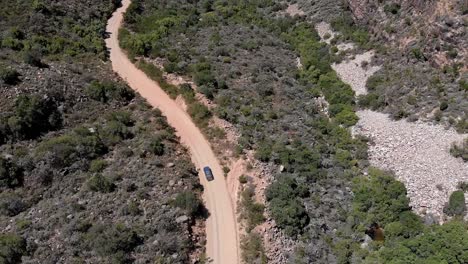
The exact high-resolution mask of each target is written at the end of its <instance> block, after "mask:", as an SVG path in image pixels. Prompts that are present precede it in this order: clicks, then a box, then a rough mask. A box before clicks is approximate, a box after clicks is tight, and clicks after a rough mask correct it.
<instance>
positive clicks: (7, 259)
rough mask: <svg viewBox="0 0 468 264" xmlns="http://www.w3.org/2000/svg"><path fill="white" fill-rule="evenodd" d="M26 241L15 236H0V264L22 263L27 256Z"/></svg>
mask: <svg viewBox="0 0 468 264" xmlns="http://www.w3.org/2000/svg"><path fill="white" fill-rule="evenodd" d="M26 253H27V250H26V240H25V239H24V238H22V237H20V236H18V235H15V234H0V263H6V264H8V263H21V256H23V255H26Z"/></svg>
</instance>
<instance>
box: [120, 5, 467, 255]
mask: <svg viewBox="0 0 468 264" xmlns="http://www.w3.org/2000/svg"><path fill="white" fill-rule="evenodd" d="M330 2H333V1H294V3H293V1H290V2H288V1H268V0H267V1H263V0H256V1H255V0H254V1H222V0H221V1H195V2H194V1H186V0H178V1H150V0H139V1H133V2H132V3H133V4H132V6H131V7H130V9H129V10H130V11H129V12H128V13H127V15H126V17H125V22H126V25H125V29H123V30H122V31H121V38H120V41H121V45H122V46H123V47H124V48H125V49H127V50H128V51H129V52H130V55H131V56H132V58H133V59H134V60H135V61H136V62H137V65H140V67H142V66H144V67H142V68H144V69H146V70H147V71H148V72H153V73H155V74H154V75H155V76H156V77H158V76H161V75H162V73H161V72H158V71H156V70H154V69H155V68H156V65H152V64H151V62H154V61H156V62H158V64H163V65H164V70H165V71H166V72H169V73H176V74H178V75H183V76H186V77H190V78H192V79H193V81H194V83H195V84H196V86H190V85H181V86H180V87H177V86H167V87H166V89H167V90H168V91H170V93H172V94H173V96H174V97H176V96H177V94H182V96H183V97H184V98H185V99H186V101H188V102H189V103H193V101H194V94H195V93H201V94H204V95H205V97H206V98H208V99H210V100H212V101H213V102H214V104H213V107H212V109H206V108H202V107H197V108H193V109H192V110H193V112H192V114H194V115H193V116H194V117H195V118H197V117H199V118H200V119H202V120H203V121H205V123H208V121H206V120H207V119H209V118H211V116H212V115H216V116H217V117H218V118H221V119H224V120H225V121H227V122H229V123H231V124H233V126H235V128H236V130H237V131H239V132H240V134H241V135H240V138H239V139H238V142H237V143H238V146H237V147H236V148H235V150H234V153H237V154H238V155H239V156H240V157H242V156H244V155H245V156H247V155H248V153H250V152H252V151H253V152H255V158H256V159H257V160H258V161H260V162H262V165H264V167H263V168H268V169H265V170H269V173H271V174H272V177H271V184H270V185H269V186H268V187H267V188H266V189H265V190H264V191H265V192H264V195H265V198H266V204H265V210H264V208H263V205H261V204H258V203H256V201H253V200H254V198H253V197H255V195H254V192H255V191H254V190H250V189H249V190H247V191H245V192H243V193H242V195H241V196H242V198H241V199H242V200H241V203H240V205H239V206H241V207H243V208H242V209H241V210H243V211H242V212H243V216H245V215H247V216H245V218H247V220H248V221H247V222H248V228H247V230H246V233H247V234H246V236H244V237H243V239H242V240H241V248H242V250H243V252H242V258H243V260H244V262H245V263H389V262H390V261H395V262H401V263H407V262H409V263H427V262H430V261H434V262H443V261H447V260H448V259H450V261H453V262H454V263H464V262H466V261H467V259H466V254H464V252H463V250H461V249H460V247H459V245H463V246H462V247H466V246H467V245H468V244H467V243H468V240H467V236H466V232H464V231H466V223H464V222H462V221H459V220H460V219H459V218H456V217H460V216H462V215H463V214H464V213H465V208H464V196H463V195H460V194H459V192H458V193H457V194H456V195H455V197H454V198H453V199H452V198H451V201H452V202H449V205H448V206H447V208H448V211H447V212H448V213H449V214H450V215H453V216H455V220H454V221H452V222H450V223H449V224H447V225H443V226H438V225H433V223H432V222H431V219H422V218H420V217H419V216H417V215H416V214H414V213H413V212H412V211H411V207H410V205H409V200H408V198H407V195H406V194H407V193H406V188H405V186H404V185H403V183H401V182H398V181H396V180H395V178H394V177H393V175H392V174H391V173H390V172H383V171H381V170H378V169H376V168H372V167H369V164H368V160H367V158H368V156H367V155H368V152H367V147H366V146H367V144H366V143H367V139H366V138H362V137H352V135H351V134H350V131H349V129H348V127H351V126H353V125H354V124H356V122H357V121H358V117H357V116H356V113H355V111H356V110H357V109H358V108H359V106H358V105H357V102H356V100H355V93H354V91H353V90H352V89H351V87H350V86H349V85H346V84H345V83H343V82H342V81H341V80H340V79H339V78H338V76H337V74H336V73H335V72H334V71H333V69H332V67H331V65H332V64H333V63H334V62H337V61H340V60H343V58H344V57H345V56H344V54H340V53H339V52H337V49H338V48H337V47H335V44H341V43H346V42H349V41H352V42H354V43H356V46H357V49H365V48H367V47H370V46H372V45H374V44H373V42H372V41H371V37H372V36H371V35H370V34H369V33H368V32H367V31H366V30H365V29H363V28H362V27H360V26H359V25H358V24H357V23H354V22H353V20H352V17H351V12H350V11H349V10H348V11H346V10H345V9H344V8H345V5H342V4H340V3H342V1H336V2H337V4H336V5H334V6H333V5H331V4H330ZM302 7H306V8H305V9H304V10H302V9H301V8H302ZM322 7H323V8H322ZM341 7H343V10H342V11H343V12H339V13H338V14H340V15H339V16H337V15H336V13H335V15H331V16H330V18H328V15H327V14H328V12H334V11H336V10H339V9H340V8H341ZM318 9H320V10H321V12H318V13H319V14H320V15H317V14H309V12H313V10H318ZM309 15H310V17H309ZM292 16H294V17H292ZM319 16H323V17H322V18H320V17H319ZM325 19H331V20H332V22H333V25H334V26H335V27H337V28H339V29H341V30H342V31H341V30H340V32H342V34H341V36H339V37H338V38H336V39H334V40H333V39H330V38H332V36H331V35H330V36H328V39H330V44H331V45H330V46H329V45H327V44H325V43H324V42H321V41H320V38H319V35H318V34H317V32H315V30H314V24H312V23H311V22H312V21H318V20H325ZM351 55H352V54H351ZM142 58H144V59H142ZM150 69H153V70H150ZM194 89H196V91H194ZM187 95H191V96H187ZM189 99H190V100H189ZM189 111H190V110H189ZM201 124H202V125H203V123H201ZM238 180H239V181H240V182H241V183H242V184H245V185H248V184H253V183H254V180H252V177H251V176H250V175H244V176H242V177H240V178H239V179H238ZM455 212H456V213H455ZM264 220H266V221H267V222H268V225H267V227H265V228H267V229H268V228H270V229H272V230H278V229H276V228H279V229H280V231H279V232H278V233H275V234H274V235H273V236H272V237H273V239H281V237H283V235H285V236H288V237H289V238H290V239H291V240H294V241H295V243H283V244H284V245H286V244H287V245H291V244H293V245H295V248H294V250H291V251H287V250H288V249H289V248H286V247H284V248H282V250H284V252H281V253H278V252H274V253H273V254H271V251H269V248H268V247H269V246H270V244H269V242H271V241H268V239H262V235H263V234H264V233H262V232H263V231H262V230H261V228H258V227H259V225H260V223H261V222H262V221H264ZM424 221H426V222H424ZM272 226H274V228H272ZM383 229H384V230H385V232H386V233H385V237H386V240H385V242H383V241H381V240H382V230H383ZM267 231H268V230H267ZM270 231H271V230H270ZM279 233H281V234H279ZM373 239H375V240H376V241H373ZM434 240H437V242H435V243H433V241H434ZM288 241H289V240H288ZM450 241H457V242H454V243H452V242H450ZM283 242H284V241H283ZM383 243H385V244H384V245H385V246H382V244H383ZM442 248H446V249H447V250H446V251H444V253H443V254H437V252H439V251H441V250H442ZM277 251H278V250H277ZM402 252H404V253H402Z"/></svg>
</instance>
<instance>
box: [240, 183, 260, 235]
mask: <svg viewBox="0 0 468 264" xmlns="http://www.w3.org/2000/svg"><path fill="white" fill-rule="evenodd" d="M254 195H255V193H254V189H253V188H252V187H248V188H246V189H245V190H244V191H242V192H241V217H242V218H244V219H246V221H247V227H246V228H247V232H250V231H251V230H252V229H254V228H255V227H256V226H257V225H259V224H261V223H263V221H264V220H265V217H264V215H263V211H264V210H265V206H264V205H263V204H260V203H257V202H255V200H254V199H255V197H254Z"/></svg>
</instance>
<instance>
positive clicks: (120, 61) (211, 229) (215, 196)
mask: <svg viewBox="0 0 468 264" xmlns="http://www.w3.org/2000/svg"><path fill="white" fill-rule="evenodd" d="M130 2H131V1H130V0H123V1H122V7H121V8H119V9H117V11H116V12H115V13H114V14H113V15H112V17H111V18H110V19H109V21H108V25H107V32H108V33H109V34H110V37H109V38H108V39H106V45H107V48H108V49H109V50H110V60H111V61H112V68H113V69H114V71H115V72H116V73H118V74H119V75H120V76H121V77H122V78H123V79H124V80H126V81H127V83H128V85H129V86H130V87H132V89H134V90H135V91H137V92H139V93H140V95H141V96H143V97H144V98H146V100H147V101H148V102H149V103H150V104H151V105H152V106H153V107H156V108H159V109H160V110H161V111H162V113H163V114H164V115H165V116H166V117H167V120H168V122H169V124H170V125H171V126H172V127H174V128H175V129H176V131H177V135H178V136H179V137H180V139H181V141H182V144H184V145H185V146H187V147H188V148H189V150H190V153H191V157H192V161H193V162H194V164H195V165H196V166H197V168H202V167H204V166H210V167H211V169H212V171H213V174H214V175H215V180H214V181H211V182H207V181H206V179H205V177H204V175H202V173H200V175H199V177H200V182H201V183H202V184H203V186H204V187H205V190H204V200H205V205H206V207H207V208H208V211H209V212H210V217H209V218H208V220H207V223H206V236H207V256H208V257H209V258H210V259H212V260H213V263H222V264H230V263H239V260H238V252H239V243H238V236H237V226H236V218H235V214H234V211H233V205H232V201H231V199H230V196H229V193H228V188H227V186H226V181H225V179H224V176H223V171H222V170H221V166H220V165H219V162H218V160H217V158H216V156H215V154H214V152H213V151H212V149H211V147H210V144H209V142H208V141H207V140H206V139H205V137H204V136H203V135H202V133H201V132H200V130H199V129H198V128H197V127H196V126H195V124H194V123H193V122H192V120H191V118H190V117H189V115H188V114H187V113H186V112H185V111H184V110H183V109H182V108H181V107H179V106H178V105H177V104H176V102H175V101H173V100H172V99H170V98H169V96H168V95H167V94H166V93H165V92H164V91H163V90H162V89H161V87H160V86H159V85H158V84H157V83H156V82H154V81H152V80H151V79H149V78H148V77H147V76H146V75H145V74H144V73H143V72H142V71H140V70H139V69H138V68H137V67H136V66H135V65H133V64H132V63H131V62H130V60H129V59H128V58H127V56H126V55H125V53H124V52H123V51H122V49H121V48H120V47H119V43H118V39H117V35H118V31H119V27H120V26H121V24H122V21H123V14H124V13H125V11H126V10H127V8H128V6H129V5H130ZM200 171H202V170H200Z"/></svg>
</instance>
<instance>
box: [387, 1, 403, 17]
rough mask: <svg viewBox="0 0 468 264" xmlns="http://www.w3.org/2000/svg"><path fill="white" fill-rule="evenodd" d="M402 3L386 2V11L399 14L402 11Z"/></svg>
mask: <svg viewBox="0 0 468 264" xmlns="http://www.w3.org/2000/svg"><path fill="white" fill-rule="evenodd" d="M400 8H401V6H400V4H398V3H391V4H386V5H385V6H384V11H385V12H386V13H390V14H393V15H396V14H398V12H399V11H400Z"/></svg>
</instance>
